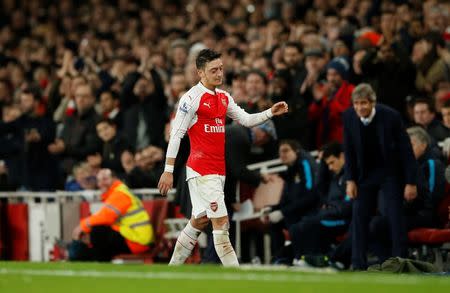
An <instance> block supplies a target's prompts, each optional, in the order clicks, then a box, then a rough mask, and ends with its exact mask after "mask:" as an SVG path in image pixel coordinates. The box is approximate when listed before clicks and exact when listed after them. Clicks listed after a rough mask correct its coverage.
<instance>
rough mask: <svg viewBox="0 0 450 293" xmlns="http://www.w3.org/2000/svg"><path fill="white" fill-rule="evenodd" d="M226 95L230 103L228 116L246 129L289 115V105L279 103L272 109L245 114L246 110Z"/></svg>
mask: <svg viewBox="0 0 450 293" xmlns="http://www.w3.org/2000/svg"><path fill="white" fill-rule="evenodd" d="M226 95H227V96H228V101H229V103H228V109H227V116H228V117H230V118H231V119H233V120H235V121H237V122H239V123H240V124H242V125H243V126H245V127H249V128H251V127H254V126H256V125H258V124H261V123H264V122H265V121H267V120H268V119H270V118H272V117H273V116H279V115H282V114H284V113H287V111H288V105H287V103H286V102H278V103H276V104H275V105H273V106H272V107H271V108H270V109H267V110H265V111H262V112H259V113H254V114H249V113H247V112H245V111H244V109H242V108H241V107H239V106H238V105H237V104H236V103H235V101H234V100H233V98H232V97H231V96H230V95H229V94H228V93H226Z"/></svg>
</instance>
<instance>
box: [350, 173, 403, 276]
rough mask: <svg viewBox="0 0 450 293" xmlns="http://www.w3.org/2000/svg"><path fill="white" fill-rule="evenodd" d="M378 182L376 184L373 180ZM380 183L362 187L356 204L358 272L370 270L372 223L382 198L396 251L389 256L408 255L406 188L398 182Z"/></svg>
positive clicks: (354, 226) (354, 242)
mask: <svg viewBox="0 0 450 293" xmlns="http://www.w3.org/2000/svg"><path fill="white" fill-rule="evenodd" d="M372 182H374V181H372ZM379 182H380V183H370V184H358V196H357V198H356V199H355V200H354V202H353V218H352V224H351V230H352V265H353V268H354V269H356V270H366V269H367V249H368V239H369V221H370V219H371V217H372V216H373V215H374V212H375V210H376V207H377V199H378V195H379V194H380V196H382V197H383V198H382V200H383V203H384V212H385V216H386V217H387V220H388V223H389V232H390V233H389V234H390V237H391V240H392V250H391V252H390V255H389V256H400V257H405V256H406V247H407V246H406V245H407V238H406V228H405V222H404V215H403V188H402V185H401V184H400V182H399V181H398V179H396V178H394V177H388V178H384V179H383V180H380V181H379Z"/></svg>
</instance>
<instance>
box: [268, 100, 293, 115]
mask: <svg viewBox="0 0 450 293" xmlns="http://www.w3.org/2000/svg"><path fill="white" fill-rule="evenodd" d="M271 110H272V114H273V116H279V115H283V114H284V113H287V112H288V110H289V108H288V104H287V103H286V102H278V103H276V104H274V105H273V106H272V108H271Z"/></svg>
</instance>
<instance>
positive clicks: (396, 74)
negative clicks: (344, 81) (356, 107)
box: [361, 47, 416, 116]
mask: <svg viewBox="0 0 450 293" xmlns="http://www.w3.org/2000/svg"><path fill="white" fill-rule="evenodd" d="M394 53H395V58H394V59H393V60H389V61H382V60H379V59H378V58H377V51H376V50H372V51H369V52H367V54H366V56H365V57H364V58H363V60H362V61H361V70H362V72H363V75H364V78H365V79H367V80H368V81H369V83H370V84H371V85H372V86H373V88H374V90H375V92H376V94H377V97H378V100H379V102H380V103H383V104H385V105H388V106H390V107H392V108H394V109H395V110H397V111H398V112H399V113H401V115H402V116H404V115H405V110H406V97H407V96H408V95H410V94H413V93H414V86H412V85H413V84H414V81H415V78H416V69H415V67H414V65H413V64H412V62H411V60H409V58H408V56H409V55H408V53H407V52H404V51H403V50H402V49H401V48H400V47H399V48H394Z"/></svg>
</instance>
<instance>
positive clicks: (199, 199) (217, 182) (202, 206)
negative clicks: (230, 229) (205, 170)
mask: <svg viewBox="0 0 450 293" xmlns="http://www.w3.org/2000/svg"><path fill="white" fill-rule="evenodd" d="M224 185H225V176H221V175H205V176H198V177H194V178H191V179H189V180H188V186H189V193H190V195H191V203H192V215H193V216H194V218H196V219H197V218H201V217H203V216H205V215H206V216H207V217H208V218H221V217H225V216H227V215H228V213H227V208H226V206H225V196H224V193H223V188H224Z"/></svg>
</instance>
